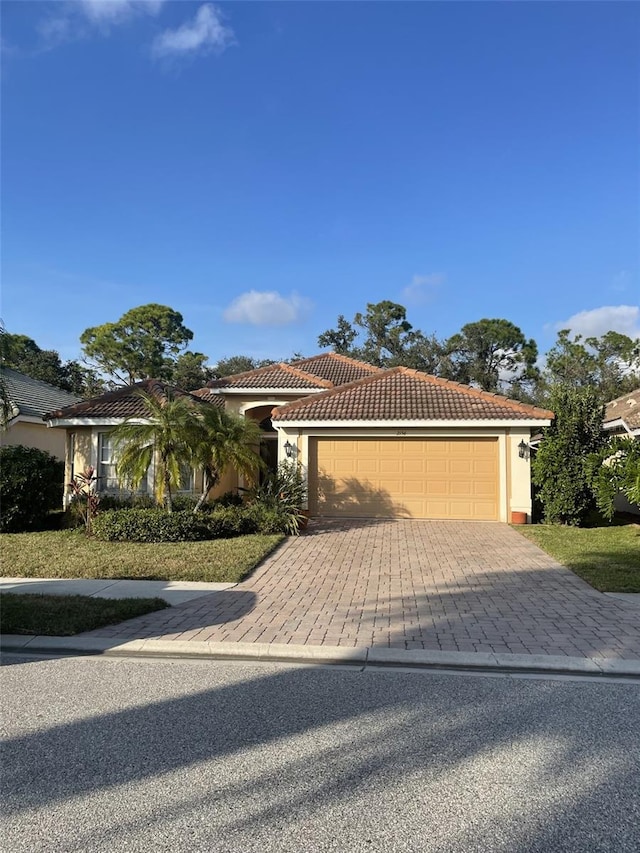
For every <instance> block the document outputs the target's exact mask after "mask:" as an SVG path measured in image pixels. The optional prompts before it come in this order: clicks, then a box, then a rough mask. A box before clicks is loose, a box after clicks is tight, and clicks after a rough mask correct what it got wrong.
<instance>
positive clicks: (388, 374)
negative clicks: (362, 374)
mask: <svg viewBox="0 0 640 853" xmlns="http://www.w3.org/2000/svg"><path fill="white" fill-rule="evenodd" d="M553 416H554V415H553V412H550V411H547V410H546V409H539V408H537V407H536V406H530V405H527V404H525V403H520V402H517V401H516V400H509V399H508V398H507V397H502V396H500V395H499V394H491V393H488V392H486V391H479V390H477V389H475V388H471V387H469V386H468V385H460V384H459V383H457V382H450V381H449V380H447V379H440V378H438V377H436V376H430V375H429V374H427V373H420V372H419V371H417V370H410V369H409V368H407V367H395V368H392V369H391V370H385V371H382V372H380V373H376V374H375V375H373V376H369V377H367V378H365V379H360V380H358V381H357V382H352V383H349V384H348V385H343V386H341V387H339V388H333V389H331V390H329V391H325V392H324V393H322V394H317V395H314V396H313V397H308V398H306V399H302V400H296V401H295V402H293V403H290V404H288V405H287V406H280V407H279V408H276V409H274V411H273V413H272V418H273V420H274V421H277V422H278V423H286V422H288V421H289V422H292V421H295V422H298V421H306V422H313V421H439V420H442V421H451V420H465V421H467V420H478V421H485V420H513V421H518V420H526V421H530V420H541V421H544V420H546V421H548V420H550V419H551V418H553Z"/></svg>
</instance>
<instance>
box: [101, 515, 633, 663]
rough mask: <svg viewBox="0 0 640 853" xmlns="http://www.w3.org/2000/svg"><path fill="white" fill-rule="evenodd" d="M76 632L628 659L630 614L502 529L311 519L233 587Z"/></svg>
mask: <svg viewBox="0 0 640 853" xmlns="http://www.w3.org/2000/svg"><path fill="white" fill-rule="evenodd" d="M84 636H95V637H105V638H111V639H114V640H115V639H116V638H117V639H118V640H119V641H120V642H125V641H128V640H147V639H153V640H161V641H170V642H179V643H181V644H182V643H185V642H186V643H188V642H191V641H193V642H208V643H260V644H263V645H265V644H266V645H271V644H276V645H291V646H326V647H350V648H352V649H353V648H356V647H357V648H373V649H396V650H400V649H403V650H405V651H414V650H415V651H420V650H423V651H432V652H460V653H486V654H491V655H502V654H507V655H513V654H518V655H551V656H567V657H576V658H581V659H585V658H607V659H612V658H617V659H628V660H634V659H640V611H638V609H636V608H634V607H632V606H630V605H628V604H627V603H626V602H623V601H620V600H618V599H614V598H611V597H609V596H605V595H603V594H602V593H600V592H597V591H596V590H594V589H593V588H592V587H590V586H589V585H588V584H587V583H586V582H585V581H583V580H581V579H580V578H579V577H577V575H574V574H573V573H572V572H571V571H569V569H566V568H564V567H562V566H560V565H559V564H558V563H556V562H555V561H554V560H553V559H552V558H551V557H549V556H548V555H547V554H545V553H544V552H543V551H541V550H540V549H539V548H538V547H537V546H536V545H534V544H533V543H532V542H530V541H529V540H528V539H526V538H525V537H523V536H521V535H520V534H519V533H518V532H517V531H515V530H513V529H511V528H510V527H509V526H508V525H505V524H497V523H491V522H455V521H418V520H411V521H408V520H402V521H390V520H383V521H377V520H356V521H342V520H341V521H329V522H323V523H319V522H313V523H311V524H310V526H309V530H308V531H307V533H305V534H304V535H303V536H301V537H299V538H290V539H288V540H286V542H285V543H284V544H283V545H281V546H280V547H279V548H278V549H277V550H276V551H275V552H273V554H271V555H270V556H269V557H268V558H267V559H266V560H265V561H264V562H263V563H262V564H261V566H259V567H258V568H257V569H256V570H255V571H254V573H253V574H252V575H251V576H250V577H249V578H248V579H247V580H245V581H244V582H242V583H240V584H238V586H237V587H235V588H234V589H230V590H226V591H224V592H220V593H214V594H212V595H210V596H206V597H203V598H199V599H196V600H194V601H192V602H189V603H186V604H184V605H181V606H178V607H174V608H171V609H170V610H165V611H161V612H159V613H155V614H148V615H146V616H142V617H138V618H136V619H132V620H130V621H128V622H124V623H122V624H120V625H117V626H114V627H113V628H110V629H105V628H103V629H98V630H96V631H93V632H91V633H90V634H87V635H84Z"/></svg>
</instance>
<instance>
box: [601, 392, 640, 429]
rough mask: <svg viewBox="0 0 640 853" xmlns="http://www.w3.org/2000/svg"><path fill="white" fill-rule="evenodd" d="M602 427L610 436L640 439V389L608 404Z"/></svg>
mask: <svg viewBox="0 0 640 853" xmlns="http://www.w3.org/2000/svg"><path fill="white" fill-rule="evenodd" d="M602 427H603V429H604V430H605V431H606V432H608V433H609V434H610V435H628V436H631V437H632V438H640V388H636V390H635V391H631V392H630V393H629V394H623V395H622V397H617V398H616V399H615V400H612V401H611V402H610V403H607V405H606V406H605V410H604V420H603V422H602Z"/></svg>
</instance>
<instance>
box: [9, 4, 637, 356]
mask: <svg viewBox="0 0 640 853" xmlns="http://www.w3.org/2000/svg"><path fill="white" fill-rule="evenodd" d="M1 14H2V64H3V75H2V76H3V79H2V115H1V117H2V149H1V151H2V156H1V166H2V179H3V192H2V229H1V236H2V258H1V262H2V270H1V272H2V303H1V308H0V316H1V317H2V320H3V322H4V325H5V327H6V329H7V330H8V331H10V332H14V333H21V334H27V335H29V336H30V337H32V338H34V339H35V340H36V341H37V343H38V344H39V345H40V346H41V347H43V348H53V349H57V350H58V351H59V352H60V354H61V355H62V357H63V358H74V357H77V356H78V355H79V354H80V344H79V336H80V334H81V333H82V331H83V330H84V329H86V328H87V327H89V326H93V325H96V324H100V323H103V322H108V321H115V320H117V319H118V318H119V317H120V316H121V315H122V314H123V313H124V312H125V311H127V310H128V309H129V308H132V307H134V306H137V305H142V304H146V303H149V302H158V303H161V304H165V305H169V306H171V307H172V308H174V309H175V310H177V311H180V312H181V313H182V315H183V317H184V322H185V324H186V325H187V327H189V328H190V329H192V330H193V332H194V340H193V342H192V344H191V348H192V349H195V350H198V351H200V352H204V353H206V354H207V355H208V356H209V358H210V360H211V362H215V361H216V360H217V359H218V358H222V357H227V356H230V355H235V354H245V355H251V356H254V357H257V358H289V357H290V356H291V355H292V354H293V353H294V352H301V353H303V354H304V355H312V354H314V353H315V352H317V351H318V346H317V337H318V334H320V333H321V332H323V331H324V330H325V329H327V328H330V327H332V326H334V325H335V321H336V318H337V316H338V314H344V315H345V316H346V317H347V318H348V319H351V318H352V317H353V315H354V314H355V313H356V312H358V311H364V310H365V307H366V304H367V303H369V302H379V301H380V300H383V299H390V300H392V301H395V302H400V303H401V304H403V305H405V306H406V308H407V317H408V319H409V321H410V322H411V323H412V324H413V325H414V327H416V328H420V329H422V331H424V332H425V333H426V334H431V333H432V332H435V333H436V334H437V335H438V336H439V337H445V336H449V335H451V334H453V333H455V332H456V331H458V330H459V329H460V328H461V326H462V325H464V324H465V323H468V322H473V321H475V320H479V319H481V318H483V317H505V318H506V319H508V320H511V321H512V322H514V323H516V324H517V325H518V326H520V328H521V329H522V331H523V332H524V334H525V335H526V336H527V337H533V338H535V339H536V340H537V342H538V345H539V348H540V350H541V351H542V352H544V351H545V350H547V349H548V348H549V347H550V346H551V345H552V344H553V341H554V339H555V335H556V332H557V330H558V329H560V328H563V327H569V328H571V329H572V330H573V331H574V332H576V333H582V334H602V333H604V332H605V331H607V330H608V329H611V328H612V329H616V330H617V331H620V332H624V333H625V334H629V335H632V336H640V308H639V307H638V303H639V301H640V252H639V248H640V240H639V237H640V216H639V206H638V201H639V198H640V196H639V190H640V135H639V130H640V120H639V119H640V97H639V95H640V82H639V81H640V51H639V50H638V36H639V34H640V6H639V5H638V4H636V3H622V2H593V3H583V2H564V3H555V2H553V3H552V2H549V3H542V2H540V3H530V2H510V3H488V2H468V3H467V2H413V3H405V2H376V3H372V2H332V3H329V2H275V3H274V2H232V3H220V4H215V5H214V4H211V3H201V2H196V3H192V2H163V0H147V2H136V0H78V2H75V0H74V1H73V2H72V0H69V2H67V0H59V2H52V0H49V2H11V0H9V2H7V0H5V2H3V3H2V5H1Z"/></svg>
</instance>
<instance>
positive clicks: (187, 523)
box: [93, 504, 289, 542]
mask: <svg viewBox="0 0 640 853" xmlns="http://www.w3.org/2000/svg"><path fill="white" fill-rule="evenodd" d="M288 525H289V517H288V515H287V514H286V513H284V512H282V511H279V510H275V509H271V508H268V507H263V506H261V505H259V504H251V505H249V506H242V507H239V506H227V507H224V506H218V507H215V508H214V509H213V510H211V511H210V512H198V513H194V512H192V511H190V510H180V511H178V512H173V513H171V514H169V513H167V512H166V511H165V510H163V509H110V510H106V511H104V512H99V513H98V515H97V516H96V518H95V519H94V522H93V532H94V535H95V536H96V538H97V539H102V540H105V541H107V542H197V541H201V540H203V539H230V538H231V537H233V536H246V535H248V534H251V533H265V534H271V533H288V532H289V528H288Z"/></svg>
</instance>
